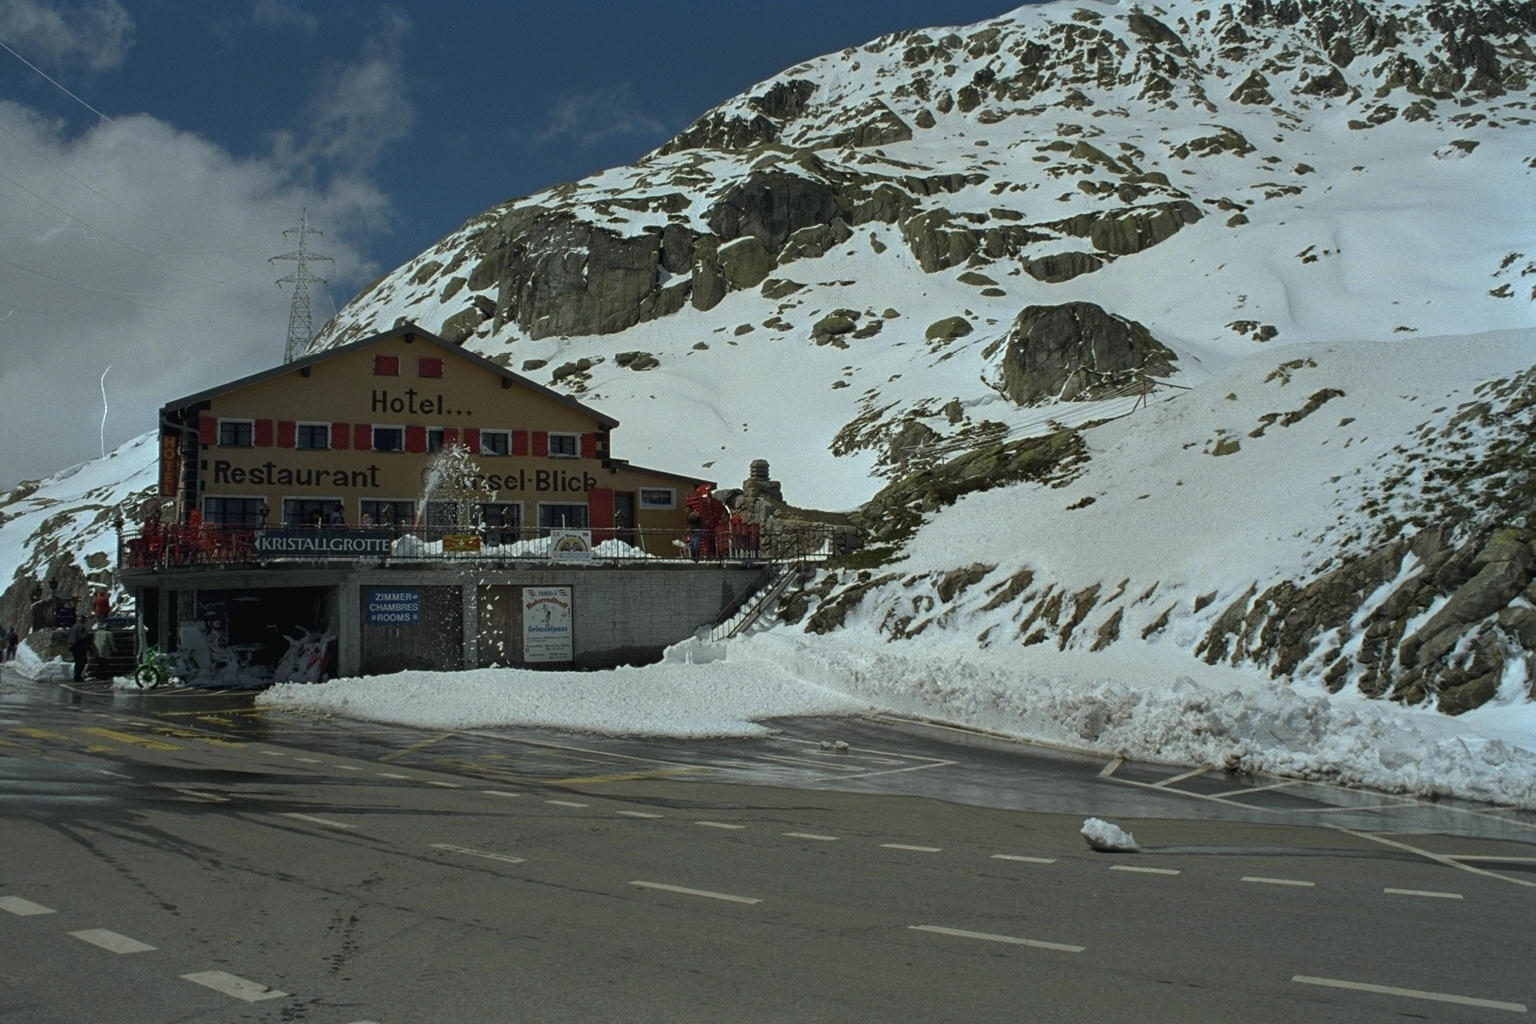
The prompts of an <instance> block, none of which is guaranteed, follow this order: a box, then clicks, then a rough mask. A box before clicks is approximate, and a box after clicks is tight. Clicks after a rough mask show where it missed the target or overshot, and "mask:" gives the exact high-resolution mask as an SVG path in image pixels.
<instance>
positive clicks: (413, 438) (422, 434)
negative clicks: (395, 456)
mask: <svg viewBox="0 0 1536 1024" xmlns="http://www.w3.org/2000/svg"><path fill="white" fill-rule="evenodd" d="M405 450H406V451H408V452H424V451H426V450H427V428H426V427H423V426H420V425H416V426H410V427H406V428H405Z"/></svg>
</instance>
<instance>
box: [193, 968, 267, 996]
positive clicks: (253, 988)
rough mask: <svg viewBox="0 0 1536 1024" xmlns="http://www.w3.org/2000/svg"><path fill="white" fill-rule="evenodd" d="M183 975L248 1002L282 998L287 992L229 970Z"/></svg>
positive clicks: (198, 983)
mask: <svg viewBox="0 0 1536 1024" xmlns="http://www.w3.org/2000/svg"><path fill="white" fill-rule="evenodd" d="M182 977H183V978H184V979H186V980H187V981H190V982H193V983H194V984H197V985H201V986H203V987H204V988H211V989H213V990H214V991H215V992H222V993H224V994H225V995H227V996H233V997H234V998H236V999H243V1000H245V1001H246V1002H247V1003H259V1002H262V1001H263V1000H266V999H281V998H282V997H283V996H286V995H287V994H288V993H287V992H279V991H278V990H277V989H275V988H268V987H267V986H265V985H263V984H261V983H260V982H255V981H248V980H246V979H245V978H240V977H237V976H235V975H233V974H230V973H228V972H227V971H198V972H197V973H196V974H183V975H182Z"/></svg>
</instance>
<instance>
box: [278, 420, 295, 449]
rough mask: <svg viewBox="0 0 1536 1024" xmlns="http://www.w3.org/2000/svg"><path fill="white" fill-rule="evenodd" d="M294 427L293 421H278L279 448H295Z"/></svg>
mask: <svg viewBox="0 0 1536 1024" xmlns="http://www.w3.org/2000/svg"><path fill="white" fill-rule="evenodd" d="M293 435H294V426H293V420H278V421H277V446H278V447H279V448H292V447H293Z"/></svg>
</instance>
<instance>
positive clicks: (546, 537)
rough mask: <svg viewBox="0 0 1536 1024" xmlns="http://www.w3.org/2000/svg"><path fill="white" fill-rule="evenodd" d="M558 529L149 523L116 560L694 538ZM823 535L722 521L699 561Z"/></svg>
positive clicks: (412, 557)
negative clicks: (576, 533) (579, 537)
mask: <svg viewBox="0 0 1536 1024" xmlns="http://www.w3.org/2000/svg"><path fill="white" fill-rule="evenodd" d="M560 532H561V531H559V530H555V531H551V530H550V529H548V528H538V527H525V528H516V527H500V526H481V527H476V528H468V527H459V526H427V525H415V526H411V527H409V528H401V527H380V526H366V527H364V526H358V527H323V526H322V527H315V526H266V527H262V526H256V525H252V524H223V523H201V524H191V523H187V524H171V525H162V524H158V523H149V524H145V525H144V526H143V527H141V528H139V529H136V530H124V531H123V532H122V533H121V535H120V538H119V548H118V564H119V565H120V566H121V567H122V568H123V569H126V570H130V571H131V570H135V569H171V568H179V567H193V566H208V567H214V566H223V567H239V566H259V565H270V564H273V563H283V562H295V561H302V562H306V563H314V562H325V563H351V564H369V565H381V564H382V565H407V564H421V563H424V562H440V561H445V560H447V561H455V562H459V561H469V562H515V561H525V562H549V561H572V562H576V561H590V562H595V563H604V564H611V563H615V562H634V563H642V562H643V563H658V562H662V563H664V562H675V561H678V560H690V559H692V557H693V547H692V544H691V541H692V539H693V536H694V535H693V534H692V533H690V532H689V531H687V530H638V529H634V530H628V529H618V528H613V527H607V528H593V529H591V530H587V531H584V533H585V535H586V538H588V539H589V540H590V547H588V548H587V549H586V550H585V551H582V550H581V547H582V545H580V544H578V545H576V547H575V548H571V549H566V550H562V549H561V548H560V536H559V535H560ZM829 538H830V534H829V536H828V537H827V538H822V537H818V536H817V535H816V534H815V533H807V532H806V531H804V530H798V531H796V532H795V533H794V534H793V535H786V536H783V537H775V536H774V535H773V532H772V531H771V530H770V531H768V533H767V534H760V533H759V532H758V531H757V529H756V528H755V527H754V528H753V529H751V530H747V529H743V528H741V524H724V525H723V526H722V527H721V528H718V529H716V530H713V531H704V532H703V534H702V535H701V536H700V538H699V544H698V560H699V561H701V562H731V563H738V564H742V563H745V564H752V563H764V562H773V561H782V560H791V559H793V560H803V559H807V558H817V557H824V555H825V552H826V551H829V550H830V544H829V543H828V541H829Z"/></svg>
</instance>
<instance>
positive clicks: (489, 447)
mask: <svg viewBox="0 0 1536 1024" xmlns="http://www.w3.org/2000/svg"><path fill="white" fill-rule="evenodd" d="M511 434H512V432H511V431H510V430H482V431H480V454H481V455H506V454H507V453H509V452H510V451H511V450H512V448H511V440H512V438H511Z"/></svg>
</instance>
